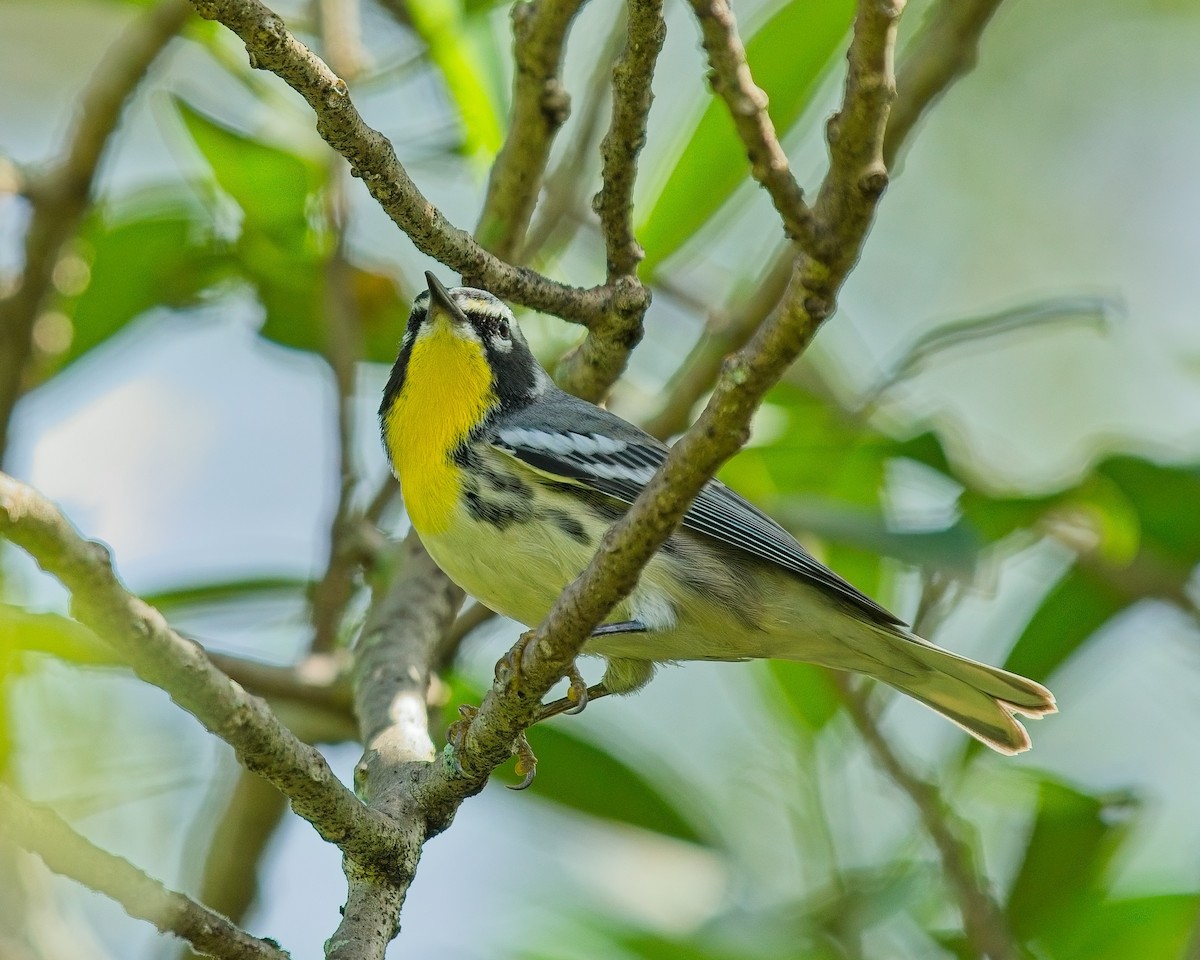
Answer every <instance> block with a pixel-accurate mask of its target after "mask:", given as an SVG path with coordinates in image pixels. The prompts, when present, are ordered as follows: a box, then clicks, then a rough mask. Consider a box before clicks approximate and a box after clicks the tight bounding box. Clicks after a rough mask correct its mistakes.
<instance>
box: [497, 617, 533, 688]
mask: <svg viewBox="0 0 1200 960" xmlns="http://www.w3.org/2000/svg"><path fill="white" fill-rule="evenodd" d="M531 640H533V631H532V630H527V631H526V632H525V633H523V634H521V636H520V637H519V638H518V640H517V642H516V643H515V644H513V647H512V649H511V650H509V651H508V652H507V653H505V654H504V656H502V657H501V658H500V659H499V660H497V661H496V672H495V682H496V684H497V685H498V686H499V687H501V688H503V690H504V691H505V692H506V693H511V692H512V690H513V688H514V687H516V685H517V684H518V683H520V680H521V665H522V664H523V663H524V661H525V650H526V648H527V647H528V646H529V643H530V641H531Z"/></svg>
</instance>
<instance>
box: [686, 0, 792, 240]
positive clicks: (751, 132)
mask: <svg viewBox="0 0 1200 960" xmlns="http://www.w3.org/2000/svg"><path fill="white" fill-rule="evenodd" d="M691 4H692V9H693V10H694V11H695V13H696V17H697V18H698V19H699V21H700V31H701V34H702V36H703V42H704V50H705V52H706V53H707V54H708V63H709V66H711V67H712V73H711V74H710V75H709V76H710V79H711V82H712V88H713V92H714V93H715V94H717V95H718V96H719V97H721V99H722V100H724V101H725V103H726V104H727V105H728V107H729V115H730V116H731V117H732V118H733V124H734V126H735V127H736V128H737V132H738V136H739V137H740V138H741V140H742V143H743V144H744V145H745V147H746V152H747V153H748V154H749V157H750V173H751V174H752V175H753V177H754V179H755V180H757V181H758V182H759V184H761V185H762V187H763V189H764V190H766V191H767V193H768V194H769V195H770V197H771V202H772V203H773V204H774V205H775V210H776V211H777V212H778V213H779V216H780V219H782V220H783V229H784V233H785V234H787V236H788V237H790V238H791V239H793V240H795V241H797V242H798V243H799V244H800V245H801V246H802V247H804V248H805V249H808V250H811V249H812V247H813V220H812V212H811V211H810V210H809V209H808V204H807V203H805V200H804V191H803V190H802V189H801V187H800V184H799V183H797V182H796V178H795V177H794V176H793V175H792V171H791V168H790V167H789V165H788V159H787V156H786V155H785V154H784V152H783V148H782V147H781V146H780V145H779V140H778V138H777V137H776V136H775V125H774V124H773V123H772V122H771V115H770V114H769V113H768V112H767V95H766V93H764V92H763V90H762V88H761V87H759V86H758V85H757V84H755V82H754V77H753V76H751V74H750V65H749V64H748V63H747V62H746V48H745V47H744V46H743V45H742V38H741V37H740V36H739V35H738V29H737V20H736V19H735V18H734V15H733V8H732V7H731V6H730V5H729V3H728V0H691Z"/></svg>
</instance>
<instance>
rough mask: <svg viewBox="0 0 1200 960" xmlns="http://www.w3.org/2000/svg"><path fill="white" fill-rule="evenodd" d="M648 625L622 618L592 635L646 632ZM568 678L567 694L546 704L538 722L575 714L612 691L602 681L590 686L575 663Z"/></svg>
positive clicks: (600, 627)
mask: <svg viewBox="0 0 1200 960" xmlns="http://www.w3.org/2000/svg"><path fill="white" fill-rule="evenodd" d="M645 632H646V625H645V624H644V623H642V622H641V621H640V620H622V621H621V622H620V623H603V624H601V625H600V626H598V627H597V628H596V629H595V630H593V631H592V637H593V638H594V637H611V636H615V635H617V634H621V633H645ZM567 680H568V681H569V682H570V684H571V685H570V687H569V688H568V689H567V695H566V696H565V697H563V698H562V699H561V700H555V701H554V702H552V703H548V704H546V705H545V706H544V707H543V708H542V712H541V714H540V716H538V722H541V721H542V720H549V719H550V718H551V717H557V716H558V715H559V714H560V713H565V714H567V715H569V716H574V715H575V714H577V713H582V712H583V708H584V707H586V706H587V705H588V704H589V703H590V702H591V701H593V700H599V699H600V698H601V697H606V696H608V695H609V694H610V693H611V692H612V691H611V690H610V689H609V688H608V687H606V686H605V685H604V683H603V681H601V682H600V683H595V684H592V686H590V687H589V686H588V685H587V684H586V683H585V682H584V680H583V677H582V676H581V675H580V673H579V668H578V667H576V666H575V664H571V668H570V670H569V671H568V672H567Z"/></svg>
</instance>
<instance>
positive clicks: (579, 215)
mask: <svg viewBox="0 0 1200 960" xmlns="http://www.w3.org/2000/svg"><path fill="white" fill-rule="evenodd" d="M624 38H625V18H624V17H622V18H620V19H618V21H617V22H616V23H615V24H614V26H613V29H612V30H611V31H610V32H609V35H608V39H607V40H606V41H605V43H604V45H603V47H601V49H600V52H599V54H598V55H597V57H596V64H595V66H594V67H593V69H592V73H591V76H590V77H589V78H588V83H587V91H586V93H585V96H584V101H583V103H584V106H583V110H582V111H581V112H579V113H578V114H576V118H577V119H576V120H575V135H574V137H573V138H572V140H571V142H570V144H569V145H568V146H567V148H566V149H565V150H564V151H563V154H562V156H561V157H560V158H559V160H558V162H557V163H556V164H555V165H554V169H553V170H551V171H550V174H549V176H547V177H546V181H545V185H544V186H543V188H542V202H541V203H539V204H538V206H537V211H536V216H535V218H534V221H533V224H532V226H530V228H529V232H528V233H527V234H526V237H525V247H524V250H523V251H522V255H523V256H524V258H525V259H526V260H527V261H529V262H532V261H533V260H534V259H535V258H536V257H537V255H538V254H539V253H540V252H541V251H542V249H543V248H544V247H545V246H546V244H547V243H549V242H550V240H551V238H556V237H557V235H558V233H559V228H560V227H561V226H563V225H564V224H568V223H569V224H573V225H574V226H575V227H578V225H580V224H582V223H583V220H584V206H583V198H584V196H585V195H586V194H587V178H585V177H584V176H583V174H584V172H585V171H587V170H588V159H589V154H591V152H592V150H594V149H595V147H596V143H597V140H598V139H599V136H600V122H601V120H602V119H603V109H604V105H605V103H606V101H607V99H608V95H609V78H610V77H611V76H612V66H611V65H612V63H613V61H614V60H616V59H617V56H618V55H619V54H620V52H621V46H622V44H623V42H624ZM573 234H574V231H573V230H572V231H571V235H573ZM569 239H570V236H568V237H566V238H565V239H564V240H563V241H562V242H561V243H560V244H559V246H560V248H561V247H563V246H565V245H566V242H567V241H569Z"/></svg>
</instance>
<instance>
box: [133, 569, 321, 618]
mask: <svg viewBox="0 0 1200 960" xmlns="http://www.w3.org/2000/svg"><path fill="white" fill-rule="evenodd" d="M310 586H311V582H310V581H308V580H303V579H300V578H298V577H244V578H241V579H237V580H212V581H206V582H203V583H187V584H178V585H176V586H173V587H167V588H165V589H162V590H158V591H156V592H154V593H147V594H143V595H142V599H143V600H145V601H146V603H148V604H150V605H151V606H152V607H157V608H158V609H159V610H162V611H168V610H178V609H180V608H184V607H189V608H190V607H205V606H219V605H221V604H224V603H230V602H233V601H238V600H260V599H270V598H274V597H285V598H286V597H292V596H297V595H303V594H304V593H305V592H306V591H307V590H308V589H309V587H310Z"/></svg>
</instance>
